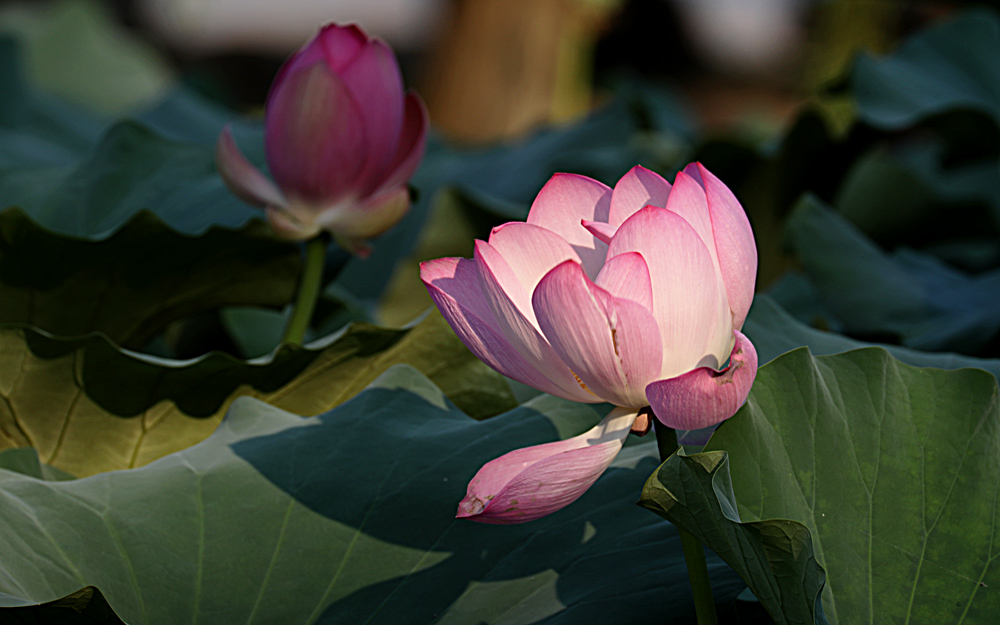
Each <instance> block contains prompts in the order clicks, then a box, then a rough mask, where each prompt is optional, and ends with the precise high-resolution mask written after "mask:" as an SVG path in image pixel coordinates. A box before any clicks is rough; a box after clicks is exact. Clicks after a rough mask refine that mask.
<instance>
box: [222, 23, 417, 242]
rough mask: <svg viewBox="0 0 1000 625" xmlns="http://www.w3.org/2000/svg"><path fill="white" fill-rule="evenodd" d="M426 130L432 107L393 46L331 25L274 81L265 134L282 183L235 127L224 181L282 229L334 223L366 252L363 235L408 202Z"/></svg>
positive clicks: (226, 138) (299, 235)
mask: <svg viewBox="0 0 1000 625" xmlns="http://www.w3.org/2000/svg"><path fill="white" fill-rule="evenodd" d="M426 131H427V112H426V110H425V109H424V105H423V103H422V102H421V100H420V98H419V97H417V96H416V95H415V94H413V93H407V94H405V95H404V93H403V81H402V77H401V76H400V73H399V66H398V65H397V64H396V59H395V57H394V56H393V54H392V50H391V49H390V48H389V46H387V45H386V44H385V43H384V42H383V41H381V40H379V39H372V38H369V37H368V35H366V34H365V33H364V31H362V30H361V29H360V28H358V27H357V26H353V25H352V26H337V25H336V24H329V25H327V26H325V27H323V28H322V29H321V30H320V31H319V34H318V35H316V37H315V38H313V40H312V41H310V42H309V43H308V44H306V45H305V46H304V47H303V48H302V49H301V50H299V51H298V52H297V53H295V54H294V55H292V57H291V58H290V59H288V61H287V62H286V63H285V65H284V67H282V68H281V71H280V72H278V76H277V78H275V80H274V84H272V85H271V92H270V93H269V94H268V97H267V106H266V113H265V135H264V141H265V148H266V153H267V164H268V167H269V168H270V170H271V175H272V176H273V177H274V182H272V181H271V180H269V179H268V178H267V177H266V176H264V174H262V173H261V172H260V171H258V170H257V169H256V168H255V167H254V166H253V165H251V164H250V162H249V161H247V160H246V158H244V156H243V155H242V154H241V153H240V151H239V148H237V147H236V142H235V141H234V140H233V136H232V132H231V131H230V130H229V128H228V127H226V128H225V129H224V130H223V131H222V134H221V135H220V137H219V141H218V144H217V146H216V161H217V163H218V167H219V173H220V174H221V175H222V179H223V180H224V181H225V183H226V185H227V186H228V187H229V188H230V189H231V190H232V192H233V193H235V194H236V195H237V196H239V197H240V198H241V199H243V200H244V201H246V202H249V203H251V204H255V205H258V206H262V207H264V208H265V209H266V211H267V217H268V221H269V222H270V223H271V226H272V228H274V231H275V232H276V233H277V234H278V235H279V236H281V237H283V238H287V239H292V240H297V241H301V240H305V239H309V238H312V237H314V236H316V235H317V234H318V233H319V232H320V231H321V230H327V231H329V232H331V233H332V234H333V235H334V237H335V238H336V239H337V241H338V242H339V243H340V244H341V245H342V246H344V247H345V248H347V249H348V250H350V251H352V252H355V253H362V254H363V253H364V252H365V251H366V250H367V246H366V244H365V240H366V239H368V238H370V237H373V236H376V235H378V234H381V233H382V232H384V231H386V230H387V229H389V228H390V227H391V226H393V225H394V224H395V223H396V222H397V221H399V220H400V219H401V218H402V216H403V215H404V214H405V213H406V211H407V209H408V208H409V206H410V200H409V194H408V193H407V188H406V183H407V181H408V180H409V179H410V176H412V175H413V172H414V171H415V170H416V169H417V165H419V164H420V160H421V159H422V158H423V153H424V147H425V144H426ZM275 183H277V184H275Z"/></svg>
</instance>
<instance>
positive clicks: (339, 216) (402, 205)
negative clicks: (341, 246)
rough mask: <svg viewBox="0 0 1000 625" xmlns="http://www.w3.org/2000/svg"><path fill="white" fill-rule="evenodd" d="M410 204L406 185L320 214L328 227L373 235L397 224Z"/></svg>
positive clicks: (341, 233)
mask: <svg viewBox="0 0 1000 625" xmlns="http://www.w3.org/2000/svg"><path fill="white" fill-rule="evenodd" d="M409 208H410V192H409V190H408V189H407V188H406V187H403V188H402V189H398V190H396V191H393V192H388V193H383V194H381V195H378V196H375V197H372V198H368V199H367V200H365V201H364V202H341V203H339V204H334V205H333V206H330V207H327V208H325V209H323V210H322V211H320V212H319V214H318V215H316V223H318V224H319V225H320V226H322V227H323V229H324V230H327V231H329V232H331V233H332V234H334V235H336V236H339V237H344V238H346V239H370V238H372V237H375V236H378V235H380V234H382V233H383V232H385V231H386V230H388V229H389V228H391V227H393V226H395V225H396V224H397V223H398V222H399V220H400V219H402V218H403V215H405V214H406V211H407V210H409Z"/></svg>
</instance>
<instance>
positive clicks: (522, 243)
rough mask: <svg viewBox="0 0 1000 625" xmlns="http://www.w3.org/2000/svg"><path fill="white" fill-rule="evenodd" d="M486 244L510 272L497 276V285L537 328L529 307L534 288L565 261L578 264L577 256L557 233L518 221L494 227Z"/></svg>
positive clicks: (579, 260) (578, 257)
mask: <svg viewBox="0 0 1000 625" xmlns="http://www.w3.org/2000/svg"><path fill="white" fill-rule="evenodd" d="M581 230H582V228H581ZM588 236H589V235H588ZM489 244H490V246H492V247H493V249H495V250H496V251H497V252H498V253H499V254H500V256H502V257H503V259H504V261H506V263H507V265H508V266H509V267H510V269H511V270H512V273H511V274H509V275H508V274H498V279H499V280H500V285H501V286H502V287H503V290H504V291H505V292H506V293H507V294H508V295H509V296H510V298H511V300H513V302H514V304H515V305H516V306H517V309H518V310H520V311H521V314H523V315H524V316H525V317H527V318H528V319H530V320H531V323H532V324H533V325H535V327H538V324H537V323H535V313H534V312H533V311H532V308H531V293H532V292H533V291H534V290H535V286H537V285H538V281H539V280H541V279H542V276H544V275H545V274H547V273H548V272H549V270H551V269H552V268H553V267H555V266H556V265H558V264H559V263H561V262H563V261H564V260H575V261H577V262H581V259H580V256H579V255H577V253H576V250H574V248H573V247H572V246H570V244H569V243H567V242H566V240H565V239H563V238H562V237H561V236H559V235H558V234H556V233H554V232H552V231H551V230H548V229H546V228H543V227H540V226H537V225H534V224H528V223H524V222H519V221H513V222H510V223H506V224H503V225H502V226H498V227H496V228H493V231H492V232H490V240H489Z"/></svg>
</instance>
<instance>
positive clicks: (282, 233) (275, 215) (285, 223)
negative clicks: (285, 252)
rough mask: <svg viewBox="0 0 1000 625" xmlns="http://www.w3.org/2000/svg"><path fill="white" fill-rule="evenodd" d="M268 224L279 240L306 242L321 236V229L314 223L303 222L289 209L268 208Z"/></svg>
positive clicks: (266, 210)
mask: <svg viewBox="0 0 1000 625" xmlns="http://www.w3.org/2000/svg"><path fill="white" fill-rule="evenodd" d="M265 212H266V214H267V222H268V223H269V224H270V225H271V230H273V231H274V234H275V235H276V236H277V237H278V238H279V239H285V240H288V241H305V240H307V239H311V238H313V237H314V236H316V235H317V234H319V231H320V227H319V226H318V225H316V224H315V223H314V222H312V221H301V220H299V219H297V218H296V216H295V214H294V213H293V212H292V211H291V210H289V208H288V207H278V206H268V207H267V208H266V209H265Z"/></svg>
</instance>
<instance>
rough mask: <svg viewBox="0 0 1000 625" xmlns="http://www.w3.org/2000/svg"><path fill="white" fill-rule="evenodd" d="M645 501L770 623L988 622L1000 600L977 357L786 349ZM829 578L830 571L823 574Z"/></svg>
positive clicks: (660, 477)
mask: <svg viewBox="0 0 1000 625" xmlns="http://www.w3.org/2000/svg"><path fill="white" fill-rule="evenodd" d="M642 505H645V506H647V507H649V508H650V509H652V510H654V511H656V512H658V513H659V514H661V515H663V516H665V517H666V518H668V519H670V520H671V521H673V522H675V523H677V524H678V525H681V526H682V527H684V528H685V529H688V530H689V531H691V532H693V533H694V534H696V535H697V536H698V537H699V538H700V539H702V540H704V541H705V542H706V543H707V544H708V545H709V546H710V547H711V548H712V549H714V550H715V551H716V552H717V553H718V554H720V555H721V556H722V557H723V558H724V559H725V560H727V561H728V562H730V563H731V564H732V565H733V566H734V567H736V568H737V570H739V571H741V574H742V575H743V576H744V578H745V579H746V580H747V582H748V584H749V585H750V587H751V589H752V590H753V591H754V593H755V594H756V595H757V597H759V598H760V600H761V601H762V602H763V603H764V604H765V605H766V606H767V608H768V610H769V612H770V613H771V615H772V616H773V617H774V618H775V621H776V622H778V623H811V622H812V611H813V606H815V598H816V594H817V592H819V590H820V588H822V606H823V611H824V612H825V616H826V618H827V619H828V620H829V622H830V623H833V624H836V623H843V624H848V623H888V622H905V623H912V624H918V623H927V624H928V625H951V624H959V623H991V622H993V621H994V620H995V618H996V615H997V614H998V613H1000V592H998V590H997V589H998V588H1000V566H998V562H997V558H998V556H1000V537H998V534H997V532H996V528H997V527H998V522H1000V405H998V388H997V381H996V379H995V378H994V377H993V376H991V375H989V374H987V373H986V372H984V371H979V370H975V369H961V370H958V371H941V370H938V369H920V368H915V367H911V366H909V365H905V364H902V363H900V362H898V361H896V360H895V359H893V358H892V357H891V356H890V355H889V353H888V352H886V351H885V350H882V349H878V348H870V349H861V350H856V351H852V352H848V353H845V354H839V355H836V356H821V357H813V356H811V355H810V354H809V352H808V350H804V349H803V350H796V351H793V352H790V353H788V354H786V355H785V356H782V357H781V358H778V359H776V360H774V361H772V362H771V363H769V364H768V365H766V366H765V367H762V368H761V369H760V371H759V372H758V375H757V380H756V382H755V384H754V387H753V389H752V391H751V393H750V397H749V399H748V400H747V403H746V405H745V406H744V407H743V408H741V409H740V411H739V412H738V413H737V414H736V415H735V416H734V417H732V418H731V419H729V420H728V421H726V422H725V423H723V424H722V426H720V427H719V429H718V430H717V431H716V432H715V434H714V435H713V436H712V438H711V440H710V441H709V442H708V445H707V446H706V447H705V450H704V453H700V454H695V455H692V456H682V455H677V454H675V455H674V456H672V457H671V458H670V459H669V460H668V461H667V462H666V463H664V465H663V466H661V467H660V469H659V470H657V472H656V473H654V475H653V476H651V477H650V479H649V481H648V482H647V483H646V486H645V488H644V490H643V498H642ZM824 577H825V585H824Z"/></svg>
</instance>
